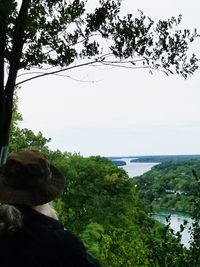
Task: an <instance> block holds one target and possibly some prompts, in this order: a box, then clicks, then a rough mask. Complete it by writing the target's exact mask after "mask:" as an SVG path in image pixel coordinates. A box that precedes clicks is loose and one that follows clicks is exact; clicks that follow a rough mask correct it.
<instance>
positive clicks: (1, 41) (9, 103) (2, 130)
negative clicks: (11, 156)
mask: <svg viewBox="0 0 200 267" xmlns="http://www.w3.org/2000/svg"><path fill="white" fill-rule="evenodd" d="M3 1H4V3H3V5H4V6H6V4H7V0H3ZM30 5H31V0H23V1H22V4H21V7H20V10H19V14H18V17H17V19H16V22H15V26H14V32H13V40H12V51H11V57H10V62H9V73H8V79H7V82H6V85H4V54H5V46H6V42H5V38H6V31H7V18H8V16H9V14H8V13H5V12H3V11H2V12H0V166H1V165H2V164H4V163H5V162H6V159H7V154H8V144H9V131H10V125H11V120H12V111H13V94H14V89H15V82H16V77H17V72H18V70H19V67H20V59H21V55H22V49H23V45H24V42H25V39H24V31H25V28H26V18H27V15H28V10H29V7H30ZM5 10H6V9H5Z"/></svg>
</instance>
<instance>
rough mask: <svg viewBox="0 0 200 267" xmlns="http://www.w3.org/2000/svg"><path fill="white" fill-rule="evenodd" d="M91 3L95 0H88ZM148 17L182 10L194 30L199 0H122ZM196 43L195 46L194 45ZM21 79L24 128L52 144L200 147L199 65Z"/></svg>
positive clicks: (133, 151)
mask: <svg viewBox="0 0 200 267" xmlns="http://www.w3.org/2000/svg"><path fill="white" fill-rule="evenodd" d="M90 1H93V3H94V2H95V1H94V0H89V2H90ZM137 9H140V10H143V11H144V13H145V14H146V15H148V16H150V17H151V18H152V19H155V20H156V19H158V18H162V19H166V18H169V17H171V16H178V15H179V14H182V15H183V23H182V24H183V26H184V27H187V28H190V29H193V28H194V27H196V28H197V29H199V31H200V19H199V10H200V2H199V0H191V1H186V0H168V1H160V0H151V1H149V0H134V1H133V0H124V1H123V11H124V12H134V13H135V12H136V11H137ZM199 48H200V42H198V44H196V45H195V47H194V49H195V50H196V51H197V52H199V50H200V49H199ZM67 74H70V75H71V77H73V78H75V79H80V80H84V81H94V82H89V83H87V82H85V83H84V82H76V81H74V80H72V79H69V78H63V77H50V76H49V77H48V78H42V79H38V80H33V81H31V82H30V83H26V84H23V86H22V89H21V90H20V92H19V94H18V95H19V111H20V112H21V113H22V115H23V117H24V121H23V123H22V127H27V128H29V129H32V130H33V131H35V132H37V131H41V132H42V133H43V134H44V135H45V136H46V137H51V138H52V141H51V143H50V148H52V149H60V150H62V151H69V152H80V154H81V155H84V156H88V155H102V156H130V155H152V154H153V155H158V154H159V155H160V154H163V155H164V154H200V71H197V72H196V73H195V75H194V76H193V77H192V78H189V79H188V80H186V81H185V80H183V79H182V78H181V77H178V76H171V77H167V76H165V75H164V74H162V73H157V72H154V74H153V75H150V74H149V73H148V71H144V70H140V71H136V70H123V69H113V68H107V69H105V70H103V69H95V68H92V67H88V68H84V69H76V70H74V71H73V72H70V73H67Z"/></svg>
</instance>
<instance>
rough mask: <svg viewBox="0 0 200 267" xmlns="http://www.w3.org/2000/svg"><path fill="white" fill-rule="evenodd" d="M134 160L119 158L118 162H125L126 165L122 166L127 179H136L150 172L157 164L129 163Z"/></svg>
mask: <svg viewBox="0 0 200 267" xmlns="http://www.w3.org/2000/svg"><path fill="white" fill-rule="evenodd" d="M132 159H134V158H120V159H119V160H122V161H125V162H126V165H124V166H122V167H121V168H123V169H124V170H125V171H126V172H127V173H128V176H129V177H131V178H132V177H136V176H140V175H142V174H144V173H145V172H148V171H150V170H151V168H152V167H153V166H155V165H158V164H159V163H157V162H155V163H149V162H131V160H132Z"/></svg>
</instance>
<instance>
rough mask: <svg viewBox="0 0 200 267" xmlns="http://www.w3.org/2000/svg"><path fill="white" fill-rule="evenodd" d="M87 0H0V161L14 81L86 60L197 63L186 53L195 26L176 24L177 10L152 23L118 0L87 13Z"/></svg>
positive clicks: (180, 66) (131, 64) (174, 68)
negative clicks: (122, 12) (185, 27)
mask: <svg viewBox="0 0 200 267" xmlns="http://www.w3.org/2000/svg"><path fill="white" fill-rule="evenodd" d="M87 2H89V1H86V0H82V1H81V0H73V1H67V0H52V1H47V0H34V1H33V0H22V1H17V0H0V104H1V105H0V121H1V124H0V163H1V164H2V163H3V162H4V161H5V160H6V157H7V151H8V143H9V129H10V124H11V119H12V109H13V94H14V90H15V86H16V85H19V84H22V83H24V82H27V81H30V80H32V79H35V78H39V77H41V76H46V75H51V74H54V75H56V74H57V75H58V73H60V72H63V71H67V70H69V69H71V68H78V67H82V66H86V65H99V64H102V65H114V66H118V67H119V66H120V67H124V68H132V69H135V68H148V69H149V70H151V69H153V70H154V69H155V70H160V71H163V72H165V73H166V74H167V75H168V74H172V73H177V74H180V75H182V76H183V77H184V78H187V76H188V75H191V74H192V73H193V72H194V71H195V70H196V69H197V58H196V57H195V55H194V54H193V55H192V56H191V57H188V53H187V52H188V48H189V43H190V42H192V41H193V40H194V39H195V38H196V37H197V32H196V30H195V31H194V32H193V33H191V32H190V31H189V30H182V31H181V30H179V25H180V22H181V16H179V17H178V18H177V19H176V18H174V17H172V18H171V19H168V20H166V21H161V20H160V21H159V22H158V23H154V22H153V21H152V20H151V19H150V18H147V17H146V16H145V15H144V14H143V13H142V12H140V13H139V15H138V17H136V18H133V16H132V15H131V14H127V15H126V16H121V15H120V5H121V1H120V0H113V1H109V0H99V4H98V6H97V7H96V8H94V11H92V12H91V13H88V12H87V11H86V10H87V5H88V3H87ZM90 2H91V1H90ZM105 40H106V45H105ZM6 69H7V74H6V72H5V70H6ZM31 69H33V71H30V70H31ZM35 69H37V70H35ZM22 75H23V76H22ZM24 75H30V76H28V77H27V76H24ZM24 77H25V78H24Z"/></svg>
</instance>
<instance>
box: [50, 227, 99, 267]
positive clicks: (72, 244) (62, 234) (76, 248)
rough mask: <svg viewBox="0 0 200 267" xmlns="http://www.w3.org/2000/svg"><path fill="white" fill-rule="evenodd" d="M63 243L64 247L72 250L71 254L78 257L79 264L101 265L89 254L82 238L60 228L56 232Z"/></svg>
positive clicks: (91, 266)
mask: <svg viewBox="0 0 200 267" xmlns="http://www.w3.org/2000/svg"><path fill="white" fill-rule="evenodd" d="M55 234H56V235H57V237H58V238H59V240H60V241H61V243H62V247H63V248H64V249H65V251H66V250H68V252H69V250H70V252H71V256H72V257H76V261H77V265H75V266H83V267H101V266H100V264H99V262H98V261H97V260H96V259H94V258H93V257H92V256H91V255H89V254H88V253H87V251H86V248H85V246H84V244H83V242H82V241H81V239H80V238H78V237H77V236H75V235H74V234H73V233H72V232H70V231H66V230H64V231H62V230H58V231H56V233H55Z"/></svg>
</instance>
